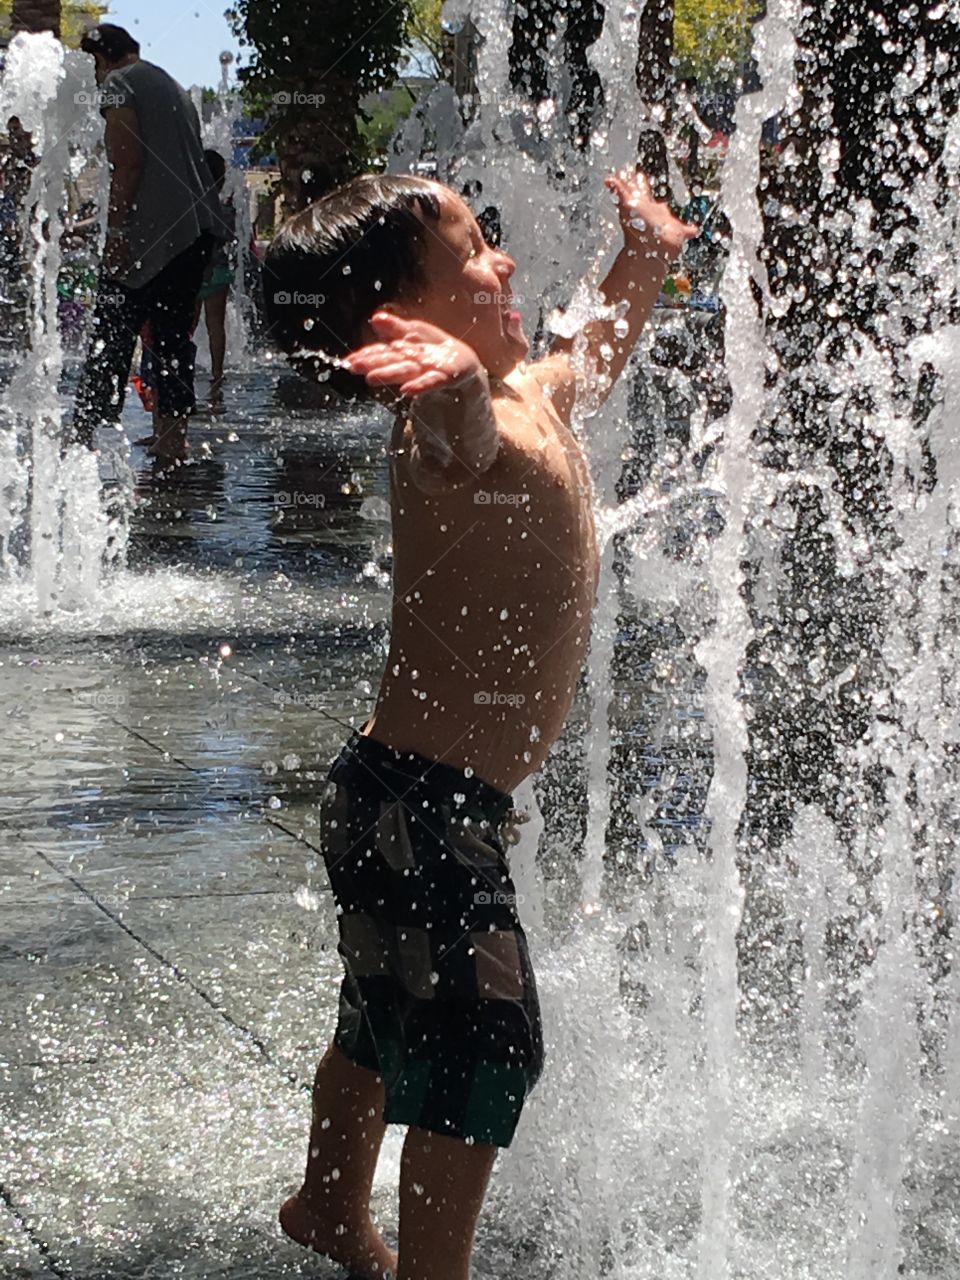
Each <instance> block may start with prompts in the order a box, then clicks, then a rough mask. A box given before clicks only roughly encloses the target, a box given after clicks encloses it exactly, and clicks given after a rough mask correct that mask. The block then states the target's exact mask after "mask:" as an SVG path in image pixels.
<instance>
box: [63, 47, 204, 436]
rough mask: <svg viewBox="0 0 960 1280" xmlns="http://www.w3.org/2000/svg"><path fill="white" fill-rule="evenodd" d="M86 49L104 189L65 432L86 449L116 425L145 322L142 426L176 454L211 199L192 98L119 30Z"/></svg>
mask: <svg viewBox="0 0 960 1280" xmlns="http://www.w3.org/2000/svg"><path fill="white" fill-rule="evenodd" d="M80 47H81V49H82V50H83V51H84V52H85V53H89V54H92V55H93V59H94V62H95V63H96V78H97V84H98V85H99V86H100V90H99V94H98V99H97V101H98V104H99V107H100V111H101V113H102V115H103V118H104V124H105V136H104V140H105V144H106V151H107V161H108V163H109V165H110V174H111V177H110V195H109V200H108V208H107V240H106V246H105V249H104V254H103V262H102V265H101V271H100V286H99V290H98V294H97V304H96V308H95V310H94V316H93V332H92V334H91V338H90V348H89V352H88V355H87V360H86V363H85V365H84V369H83V373H82V374H81V377H80V385H79V387H78V389H77V396H76V403H75V406H74V419H73V438H74V439H75V440H76V441H79V442H81V443H83V444H86V445H87V446H88V447H90V448H93V447H94V441H95V433H96V430H97V428H98V427H101V426H114V425H117V424H118V423H119V419H120V413H121V410H122V408H123V400H124V396H125V393H126V385H127V379H128V378H129V376H130V365H131V362H132V360H133V351H134V347H135V345H136V340H137V334H138V333H139V332H140V330H141V328H142V327H143V325H144V324H145V323H149V325H150V332H151V348H152V350H153V353H154V356H155V357H156V369H157V389H156V407H155V410H154V424H153V434H152V436H151V437H150V438H149V440H148V441H146V442H145V443H146V444H147V447H148V448H149V450H150V451H151V452H152V453H153V454H155V455H157V456H158V457H161V458H164V459H167V460H170V461H178V460H181V459H183V458H184V457H185V456H186V435H187V417H188V416H189V414H190V412H191V410H192V409H193V407H194V394H193V360H192V349H191V346H190V339H189V334H190V328H191V323H192V321H193V312H194V303H195V299H196V296H197V293H198V291H199V289H200V283H201V281H202V279H203V272H204V267H205V266H206V263H207V260H208V258H209V256H210V253H211V250H212V248H213V244H214V237H215V232H216V229H217V227H218V226H219V201H218V200H217V196H216V191H215V189H214V184H213V181H212V177H211V174H210V171H209V169H208V168H207V164H206V161H205V160H204V158H203V146H202V144H201V142H200V122H199V120H198V118H197V113H196V110H195V109H194V106H193V103H192V102H191V100H190V98H189V97H188V95H187V94H186V92H185V91H184V90H183V89H182V88H181V87H180V85H179V84H177V82H176V81H175V80H174V79H173V78H172V77H171V76H169V75H168V74H167V72H166V71H163V70H162V69H161V68H160V67H156V66H154V65H153V63H151V62H146V61H144V59H142V58H141V57H140V46H139V44H138V43H137V41H136V40H134V38H133V37H132V36H131V35H130V33H129V32H127V31H125V30H124V29H123V28H122V27H117V26H114V25H113V24H111V23H103V24H102V25H101V26H99V27H94V28H93V29H92V30H91V31H89V32H87V34H86V35H85V36H84V38H83V40H82V41H81V44H80Z"/></svg>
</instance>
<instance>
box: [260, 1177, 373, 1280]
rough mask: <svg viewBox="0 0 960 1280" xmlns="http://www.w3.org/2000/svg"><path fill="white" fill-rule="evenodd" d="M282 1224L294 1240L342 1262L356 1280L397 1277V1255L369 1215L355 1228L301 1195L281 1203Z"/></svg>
mask: <svg viewBox="0 0 960 1280" xmlns="http://www.w3.org/2000/svg"><path fill="white" fill-rule="evenodd" d="M280 1226H281V1227H282V1228H283V1231H284V1233H285V1234H286V1235H288V1236H289V1237H290V1239H291V1240H296V1242H297V1244H302V1245H303V1246H304V1248H305V1249H313V1250H314V1251H315V1252H316V1253H321V1254H323V1256H324V1257H326V1258H330V1259H331V1260H332V1261H334V1262H339V1263H340V1265H341V1266H343V1267H346V1268H347V1270H348V1271H349V1272H350V1273H351V1278H352V1277H356V1280H393V1277H394V1276H396V1274H397V1255H396V1254H395V1253H394V1252H393V1251H392V1250H391V1249H388V1248H387V1246H386V1244H385V1242H384V1239H383V1237H382V1236H381V1234H380V1232H379V1231H378V1230H377V1229H376V1227H375V1226H374V1225H373V1223H372V1222H371V1221H370V1219H369V1218H367V1219H366V1222H365V1224H364V1225H362V1226H359V1227H357V1228H355V1229H350V1228H348V1227H346V1226H345V1225H343V1226H337V1225H336V1224H331V1223H330V1222H329V1221H325V1220H324V1218H323V1217H322V1216H321V1212H320V1210H319V1209H315V1208H313V1207H312V1206H310V1205H309V1204H308V1203H306V1202H305V1201H303V1200H302V1199H301V1197H300V1196H299V1195H295V1196H291V1197H290V1199H289V1200H285V1201H284V1202H283V1204H282V1205H281V1206H280Z"/></svg>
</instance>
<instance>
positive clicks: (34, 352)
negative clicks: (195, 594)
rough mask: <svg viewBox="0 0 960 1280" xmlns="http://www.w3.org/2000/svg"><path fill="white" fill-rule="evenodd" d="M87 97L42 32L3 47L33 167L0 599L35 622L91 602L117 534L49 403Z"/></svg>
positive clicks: (88, 469)
mask: <svg viewBox="0 0 960 1280" xmlns="http://www.w3.org/2000/svg"><path fill="white" fill-rule="evenodd" d="M97 92H98V91H97V88H96V85H95V84H94V83H93V78H92V66H91V60H90V59H89V58H88V57H86V56H85V55H83V54H79V53H76V52H74V51H72V50H67V49H65V48H64V47H63V46H62V45H61V44H60V42H59V41H57V40H55V39H54V37H53V36H52V35H50V34H49V33H43V34H39V35H26V34H21V35H18V36H16V38H15V39H14V40H13V41H12V42H11V45H10V48H9V50H8V54H7V60H6V65H5V68H4V73H3V79H2V83H0V119H3V120H7V119H9V118H10V117H11V116H17V117H19V119H20V121H21V124H22V125H23V127H24V128H25V129H26V130H27V131H28V132H29V133H31V134H32V135H33V139H34V149H35V151H36V152H37V154H38V156H39V160H38V162H37V164H36V166H35V168H34V171H33V175H32V179H31V183H30V189H29V191H28V193H27V197H26V200H25V201H24V208H23V211H22V217H23V218H24V219H25V222H26V230H27V235H26V236H25V237H24V243H25V245H26V246H27V250H26V252H27V255H28V257H27V261H26V262H25V264H24V265H25V268H26V273H27V276H28V279H29V281H30V297H29V323H28V330H29V332H28V343H29V350H28V351H27V352H26V353H25V355H24V357H23V359H22V361H21V362H20V364H19V366H18V368H17V369H16V370H15V372H14V374H13V376H12V377H11V379H10V381H9V383H8V384H7V386H6V387H5V388H4V390H3V392H2V394H0V457H2V458H3V460H4V464H5V466H4V474H5V477H6V478H7V480H8V483H7V485H6V487H5V492H4V497H3V510H2V512H0V536H2V538H3V546H2V562H3V571H4V574H5V575H6V577H7V578H8V580H9V582H10V586H11V593H12V594H13V595H15V596H16V597H18V601H17V602H18V603H19V604H21V605H23V606H25V607H26V608H27V609H28V610H29V611H30V612H33V613H35V614H37V615H40V616H49V615H51V614H54V613H56V612H57V611H59V610H75V609H77V608H79V607H81V606H82V605H83V603H84V602H89V601H91V600H92V599H94V597H95V596H96V594H97V591H98V587H99V583H100V578H101V574H102V571H103V563H104V559H105V557H106V555H107V551H108V547H109V546H110V543H111V535H112V534H113V533H115V532H116V530H115V529H112V528H111V522H110V521H109V520H108V517H107V515H106V513H105V511H104V510H103V507H102V503H101V497H100V478H99V472H98V464H97V458H96V456H95V455H94V454H92V453H91V452H90V451H89V450H87V449H85V448H82V447H79V446H72V447H70V448H66V449H65V448H64V430H63V424H62V411H61V405H60V399H59V381H60V375H61V371H62V367H63V354H62V350H61V345H60V335H59V331H58V328H57V289H56V286H57V274H58V271H59V267H60V233H61V231H62V226H63V224H62V210H63V206H64V201H65V182H66V178H67V175H68V174H69V173H70V172H71V171H72V169H73V167H74V156H75V155H77V154H89V151H90V150H91V149H92V147H93V145H94V144H95V142H96V140H97V139H98V138H99V137H100V135H101V132H102V121H101V119H100V113H99V111H98V110H97V101H98V99H97Z"/></svg>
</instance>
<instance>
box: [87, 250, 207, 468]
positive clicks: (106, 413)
mask: <svg viewBox="0 0 960 1280" xmlns="http://www.w3.org/2000/svg"><path fill="white" fill-rule="evenodd" d="M212 245H213V240H212V238H211V237H210V235H209V234H208V233H207V232H204V233H203V234H202V235H200V236H199V237H198V238H197V239H196V240H195V241H194V242H193V244H192V245H190V247H189V248H188V249H185V250H184V251H183V252H182V253H179V254H178V255H177V256H176V257H175V258H173V259H172V260H171V261H170V262H168V263H167V265H166V266H165V267H164V268H163V269H162V270H161V271H159V272H158V273H157V275H156V276H154V278H153V279H152V280H148V281H147V283H146V284H145V285H142V286H141V287H140V288H138V289H130V288H128V287H127V286H126V285H123V284H120V283H119V281H117V280H111V279H109V278H108V277H106V276H104V275H103V274H102V273H101V276H100V281H99V284H98V286H97V302H96V306H95V308H94V313H93V321H92V326H91V333H90V349H89V352H88V354H87V359H86V362H85V364H84V367H83V372H82V374H81V375H80V384H79V386H78V388H77V395H76V401H75V405H74V418H73V436H74V439H76V440H78V441H80V442H81V443H83V444H87V445H90V444H92V443H93V437H94V433H95V431H96V430H97V428H98V427H102V426H112V425H115V424H116V423H118V422H119V421H120V414H121V412H122V410H123V401H124V398H125V395H126V389H127V379H128V378H129V377H130V366H131V364H132V362H133V350H134V347H135V346H136V341H137V335H138V334H139V332H140V330H141V329H142V328H143V326H144V324H146V323H147V322H149V324H150V333H151V339H150V343H151V351H152V355H153V361H154V367H155V370H156V382H155V386H156V395H157V412H158V413H159V414H160V415H161V416H162V417H185V416H186V415H187V414H189V413H192V411H193V409H194V407H195V398H194V389H193V355H194V347H193V344H192V342H191V341H190V330H191V328H192V327H193V316H194V311H195V309H196V299H197V293H198V292H199V289H200V285H201V283H202V281H203V272H204V269H205V267H206V264H207V260H208V258H209V256H210V252H211V248H212Z"/></svg>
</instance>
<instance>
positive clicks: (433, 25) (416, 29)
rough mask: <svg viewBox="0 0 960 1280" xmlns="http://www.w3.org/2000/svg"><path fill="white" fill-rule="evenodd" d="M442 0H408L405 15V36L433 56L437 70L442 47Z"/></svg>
mask: <svg viewBox="0 0 960 1280" xmlns="http://www.w3.org/2000/svg"><path fill="white" fill-rule="evenodd" d="M442 8H443V0H410V4H409V9H408V17H407V32H406V34H407V38H408V40H410V41H411V42H412V43H413V44H415V45H421V46H422V47H423V48H424V49H426V50H428V51H429V53H430V54H432V56H433V60H434V62H435V63H436V65H437V70H438V72H439V69H440V64H441V54H442V49H443V34H442V31H441V27H440V10H441V9H442Z"/></svg>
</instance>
